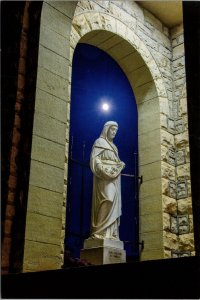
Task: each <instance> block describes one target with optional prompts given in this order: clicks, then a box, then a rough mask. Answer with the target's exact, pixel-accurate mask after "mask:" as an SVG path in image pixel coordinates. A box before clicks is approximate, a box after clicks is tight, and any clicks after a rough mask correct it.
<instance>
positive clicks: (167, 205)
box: [162, 195, 177, 215]
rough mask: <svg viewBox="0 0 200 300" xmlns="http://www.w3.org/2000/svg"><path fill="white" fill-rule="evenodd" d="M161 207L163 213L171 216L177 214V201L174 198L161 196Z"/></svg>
mask: <svg viewBox="0 0 200 300" xmlns="http://www.w3.org/2000/svg"><path fill="white" fill-rule="evenodd" d="M162 205H163V211H164V212H166V213H168V214H171V215H176V214H177V201H176V200H175V199H174V198H170V197H168V196H165V195H162Z"/></svg>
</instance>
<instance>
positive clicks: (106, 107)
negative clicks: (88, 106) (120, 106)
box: [102, 103, 110, 111]
mask: <svg viewBox="0 0 200 300" xmlns="http://www.w3.org/2000/svg"><path fill="white" fill-rule="evenodd" d="M109 108H110V106H109V105H108V103H103V104H102V109H103V110H105V111H108V110H109Z"/></svg>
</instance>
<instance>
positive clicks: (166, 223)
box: [163, 213, 171, 231]
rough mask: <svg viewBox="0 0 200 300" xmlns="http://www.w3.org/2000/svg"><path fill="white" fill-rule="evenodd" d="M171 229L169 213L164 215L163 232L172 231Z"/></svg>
mask: <svg viewBox="0 0 200 300" xmlns="http://www.w3.org/2000/svg"><path fill="white" fill-rule="evenodd" d="M170 229H171V218H170V215H169V214H167V213H163V230H165V231H170Z"/></svg>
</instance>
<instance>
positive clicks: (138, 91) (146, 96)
mask: <svg viewBox="0 0 200 300" xmlns="http://www.w3.org/2000/svg"><path fill="white" fill-rule="evenodd" d="M134 94H135V97H136V101H137V103H142V102H144V101H148V100H150V99H153V98H156V97H157V92H156V87H155V85H154V83H153V81H151V82H148V83H145V84H143V85H142V86H139V87H135V89H134Z"/></svg>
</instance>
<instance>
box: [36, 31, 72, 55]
mask: <svg viewBox="0 0 200 300" xmlns="http://www.w3.org/2000/svg"><path fill="white" fill-rule="evenodd" d="M52 41H54V42H53V43H52ZM39 43H40V45H42V46H44V47H46V48H48V49H50V50H52V51H54V52H55V53H57V54H59V55H61V56H63V57H65V58H68V57H69V38H66V37H64V36H62V35H60V34H58V33H57V32H55V31H54V30H52V29H50V28H49V27H47V26H42V25H41V27H40V41H39Z"/></svg>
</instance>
